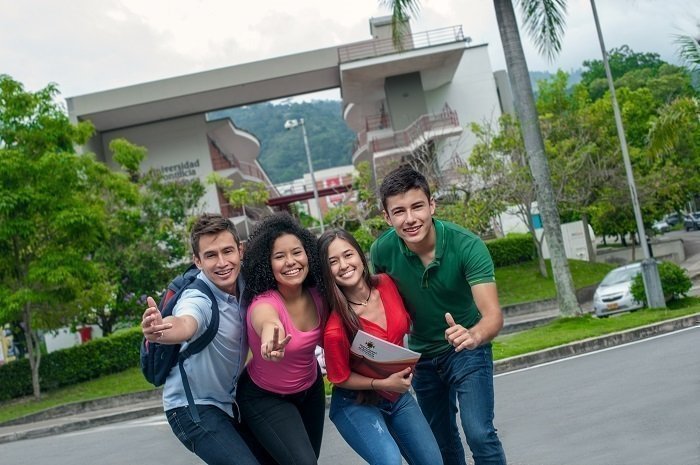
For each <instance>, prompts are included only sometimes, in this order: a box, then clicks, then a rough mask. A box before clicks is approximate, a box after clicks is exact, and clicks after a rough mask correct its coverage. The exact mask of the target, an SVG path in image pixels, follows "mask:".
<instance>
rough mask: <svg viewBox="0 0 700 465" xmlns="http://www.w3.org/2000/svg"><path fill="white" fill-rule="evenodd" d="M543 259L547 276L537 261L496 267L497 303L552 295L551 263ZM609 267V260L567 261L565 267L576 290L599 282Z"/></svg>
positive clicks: (610, 267) (531, 299)
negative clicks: (595, 261)
mask: <svg viewBox="0 0 700 465" xmlns="http://www.w3.org/2000/svg"><path fill="white" fill-rule="evenodd" d="M546 262H547V269H548V277H547V278H543V277H542V275H541V274H540V272H539V267H538V265H537V261H532V262H527V263H520V264H518V265H511V266H504V267H500V268H496V283H498V299H499V301H500V302H501V305H511V304H516V303H521V302H534V301H536V300H545V299H553V298H555V297H556V295H557V293H556V289H555V287H554V279H553V278H552V264H551V263H550V261H549V260H546ZM613 268H615V265H611V264H609V263H589V262H586V261H582V260H569V269H570V270H571V277H572V279H573V280H574V286H575V287H576V289H580V288H582V287H586V286H591V285H593V284H597V283H599V282H600V281H602V279H603V277H605V275H606V274H607V273H608V271H610V270H612V269H613Z"/></svg>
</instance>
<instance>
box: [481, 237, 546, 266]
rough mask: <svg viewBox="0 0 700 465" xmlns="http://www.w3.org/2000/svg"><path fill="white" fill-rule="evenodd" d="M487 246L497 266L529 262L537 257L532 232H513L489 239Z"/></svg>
mask: <svg viewBox="0 0 700 465" xmlns="http://www.w3.org/2000/svg"><path fill="white" fill-rule="evenodd" d="M486 247H487V248H488V249H489V252H490V253H491V258H492V259H493V264H494V266H496V267H499V266H507V265H515V264H516V263H524V262H529V261H531V260H534V259H535V257H537V250H536V249H535V244H534V243H533V242H532V236H531V235H530V234H515V233H511V234H508V235H507V236H506V237H502V238H499V239H493V240H490V241H487V242H486Z"/></svg>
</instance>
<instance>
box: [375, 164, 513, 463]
mask: <svg viewBox="0 0 700 465" xmlns="http://www.w3.org/2000/svg"><path fill="white" fill-rule="evenodd" d="M379 192H380V196H381V201H382V207H383V209H384V218H385V219H386V221H387V223H389V224H390V225H391V226H392V229H390V230H389V231H387V232H386V233H384V234H383V235H381V236H380V237H379V238H378V239H377V240H376V241H375V242H374V244H372V248H371V250H370V256H371V261H372V264H373V266H374V269H375V272H377V273H380V272H384V273H387V274H389V275H390V276H391V277H392V278H393V279H394V281H395V282H396V285H397V286H398V288H399V291H400V293H401V295H402V296H403V299H404V302H405V303H406V308H407V309H408V311H409V313H411V316H412V318H413V328H412V331H411V334H410V336H409V346H410V348H411V349H413V350H415V351H418V352H421V353H422V357H421V359H420V361H419V362H418V364H417V365H416V371H415V374H414V377H413V388H414V390H415V392H416V397H417V398H418V403H419V404H420V407H421V410H422V411H423V414H424V415H425V417H426V418H427V419H428V422H429V423H430V426H431V428H432V430H433V433H434V435H435V439H437V442H438V445H439V446H440V451H441V452H442V458H443V461H444V463H445V465H466V457H465V453H464V448H463V447H462V441H461V440H460V436H459V431H458V428H457V421H456V417H457V413H459V415H460V419H461V422H462V427H463V429H464V433H465V435H466V439H467V444H468V445H469V448H470V449H471V451H472V454H473V456H474V463H475V465H486V464H489V465H490V464H499V465H501V464H505V463H506V458H505V453H504V452H503V447H502V445H501V442H500V440H499V439H498V435H497V434H496V429H495V427H494V426H493V416H494V413H493V411H494V395H493V356H492V353H491V340H492V339H493V338H494V337H496V335H497V334H498V332H499V331H500V330H501V328H502V327H503V314H502V313H501V307H500V305H499V303H498V294H497V291H496V283H495V278H494V271H493V261H492V260H491V256H490V255H489V252H488V250H487V248H486V245H485V244H484V242H483V241H482V240H481V239H479V237H478V236H476V235H475V234H473V233H471V232H470V231H468V230H466V229H464V228H462V227H460V226H457V225H455V224H452V223H449V222H446V221H440V220H436V219H433V214H434V213H435V201H434V200H433V198H432V197H431V195H430V188H429V186H428V182H427V180H426V179H425V177H424V176H423V175H422V174H420V173H419V172H417V171H415V170H413V169H411V168H409V167H401V168H398V169H396V170H394V171H392V172H391V173H389V175H387V176H386V177H385V178H384V180H383V181H382V184H381V187H380V189H379ZM458 402H459V412H458V409H457V403H458Z"/></svg>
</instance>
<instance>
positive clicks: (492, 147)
mask: <svg viewBox="0 0 700 465" xmlns="http://www.w3.org/2000/svg"><path fill="white" fill-rule="evenodd" d="M472 132H473V133H474V134H475V135H476V137H477V143H476V145H474V149H473V150H472V154H471V156H470V157H469V165H470V166H472V167H474V170H475V171H476V175H477V177H478V178H479V179H481V180H482V182H483V183H485V185H484V186H483V191H484V192H488V194H489V196H492V199H491V202H489V204H490V205H504V206H509V207H513V208H514V213H515V214H516V216H518V218H520V220H521V221H522V222H523V223H524V224H525V225H527V228H528V231H529V232H530V236H531V237H532V240H533V244H534V246H535V248H536V250H537V257H538V263H539V270H540V274H541V275H542V276H543V277H545V278H546V277H547V275H548V273H547V265H546V263H545V260H544V255H543V252H542V239H543V237H544V236H540V237H539V238H538V237H537V234H536V232H535V223H534V218H533V217H534V214H533V213H534V212H533V205H534V203H535V201H536V199H537V196H536V193H535V187H534V183H533V182H532V174H531V173H530V170H529V169H528V166H527V154H526V153H525V146H524V143H523V138H522V134H521V132H520V128H519V127H518V123H517V121H515V119H514V118H513V117H512V116H510V115H509V114H507V113H506V114H504V115H502V116H501V118H500V119H499V127H498V129H497V130H493V129H492V128H490V127H488V126H487V127H481V126H479V125H477V124H472ZM491 216H492V215H491Z"/></svg>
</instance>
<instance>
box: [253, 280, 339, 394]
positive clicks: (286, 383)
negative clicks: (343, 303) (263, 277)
mask: <svg viewBox="0 0 700 465" xmlns="http://www.w3.org/2000/svg"><path fill="white" fill-rule="evenodd" d="M309 292H310V293H311V297H312V299H313V301H314V304H315V305H316V312H317V313H318V321H319V324H318V326H317V327H315V328H314V329H312V330H310V331H299V330H298V329H297V328H296V327H295V326H294V323H293V322H292V319H291V317H290V316H289V313H287V309H286V307H285V306H284V301H283V300H282V296H281V295H280V294H279V293H278V292H277V291H276V290H271V291H268V292H265V293H263V294H260V295H259V296H257V297H255V298H254V299H253V301H252V302H251V304H250V305H249V307H248V315H247V317H246V323H247V330H248V344H249V345H250V349H251V352H252V354H253V357H252V359H251V360H250V362H249V363H248V365H247V369H248V373H249V374H250V378H251V379H252V380H253V382H254V383H255V384H256V385H258V387H261V388H263V389H265V390H267V391H272V392H276V393H277V394H294V393H297V392H301V391H303V390H305V389H308V388H309V387H311V385H312V384H313V383H314V381H316V375H317V367H318V362H317V361H316V354H315V350H316V346H317V345H321V344H322V338H323V322H324V321H325V319H326V318H325V317H326V315H327V313H328V311H327V308H326V304H325V303H324V300H323V298H322V297H321V295H320V294H319V292H318V290H316V288H311V289H309ZM262 302H265V303H268V304H270V305H272V307H273V308H275V310H277V314H278V315H279V319H280V321H281V322H282V326H283V327H284V331H285V333H286V334H290V335H291V336H292V339H291V340H290V341H289V344H287V347H286V348H285V351H284V359H282V360H281V361H279V362H273V361H268V360H264V359H263V358H262V355H261V354H260V344H261V342H260V336H258V334H257V333H256V332H255V329H253V325H252V323H251V315H252V310H253V309H254V308H255V306H256V305H257V304H259V303H262Z"/></svg>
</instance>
